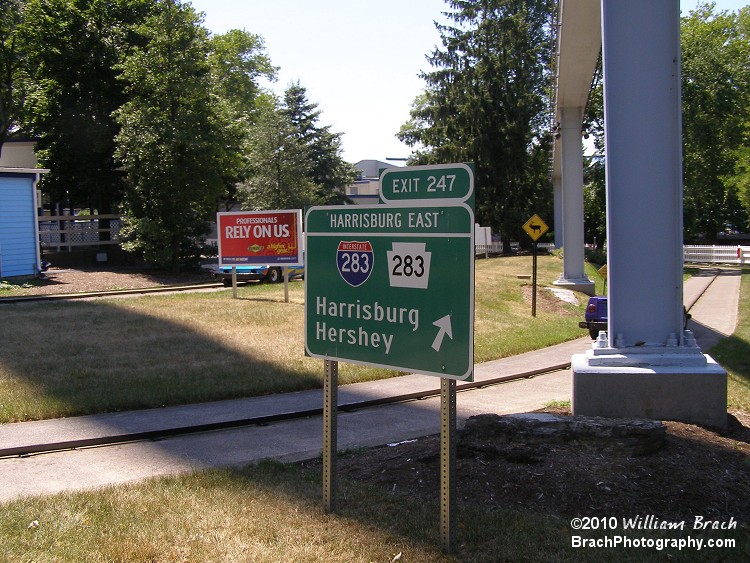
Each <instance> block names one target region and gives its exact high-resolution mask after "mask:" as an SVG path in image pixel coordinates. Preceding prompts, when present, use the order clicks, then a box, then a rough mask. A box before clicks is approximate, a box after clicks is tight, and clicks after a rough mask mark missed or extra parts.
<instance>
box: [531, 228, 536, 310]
mask: <svg viewBox="0 0 750 563" xmlns="http://www.w3.org/2000/svg"><path fill="white" fill-rule="evenodd" d="M532 246H533V250H532V251H531V252H532V256H533V260H532V262H533V264H532V266H531V268H532V274H531V279H532V281H531V286H532V292H531V316H532V317H536V241H534V242H533V243H532Z"/></svg>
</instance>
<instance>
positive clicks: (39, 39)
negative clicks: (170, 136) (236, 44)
mask: <svg viewBox="0 0 750 563" xmlns="http://www.w3.org/2000/svg"><path fill="white" fill-rule="evenodd" d="M151 4H152V2H151V0H107V1H104V0H27V5H26V9H25V12H24V13H25V22H24V24H23V28H22V33H21V38H22V40H23V41H22V48H23V50H24V53H25V55H26V57H27V69H28V72H29V77H30V80H31V85H32V86H31V87H30V89H29V93H28V99H27V108H26V115H27V118H28V122H27V124H28V126H29V129H30V130H31V132H32V133H33V134H34V135H35V136H36V137H38V138H39V142H38V143H37V152H38V154H39V157H40V160H41V162H42V163H43V164H44V165H45V166H47V167H48V168H50V173H49V174H48V175H46V177H45V190H46V191H47V192H49V193H50V194H51V196H52V198H53V201H62V200H63V199H67V198H68V197H69V198H70V199H72V200H74V201H77V202H80V203H85V204H89V205H94V206H96V207H98V208H99V211H100V212H102V213H108V212H111V211H112V210H113V206H114V205H115V204H116V202H117V201H118V200H119V199H120V197H121V193H122V189H123V183H122V174H121V173H120V172H119V171H118V170H117V165H116V163H115V160H114V158H113V154H114V150H115V143H114V137H115V135H116V133H117V131H118V125H117V123H116V122H115V120H114V119H113V117H112V112H113V111H114V110H116V109H117V108H118V107H120V106H121V105H122V104H123V103H124V102H125V100H126V96H125V93H124V91H123V84H122V83H121V82H119V81H118V80H117V70H115V66H116V64H117V63H118V62H119V60H120V58H121V56H123V55H124V54H125V53H127V52H128V51H129V50H130V48H131V46H132V44H133V42H134V41H135V40H136V37H134V35H133V27H134V26H135V25H136V24H138V23H140V22H142V21H143V20H144V18H145V17H146V15H147V14H148V12H149V10H150V5H151ZM66 194H67V196H66Z"/></svg>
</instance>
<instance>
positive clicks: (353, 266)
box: [336, 240, 375, 287]
mask: <svg viewBox="0 0 750 563" xmlns="http://www.w3.org/2000/svg"><path fill="white" fill-rule="evenodd" d="M374 260H375V256H374V254H373V252H372V245H371V244H370V243H369V241H365V242H359V241H343V240H342V241H341V242H339V247H338V250H337V251H336V267H337V268H338V270H339V274H341V277H342V278H343V279H344V281H345V282H346V283H348V284H349V285H350V286H352V287H359V286H360V285H362V284H363V283H365V282H366V281H367V279H368V278H369V277H370V274H371V273H372V268H373V264H374Z"/></svg>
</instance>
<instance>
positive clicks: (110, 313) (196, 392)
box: [0, 300, 320, 421]
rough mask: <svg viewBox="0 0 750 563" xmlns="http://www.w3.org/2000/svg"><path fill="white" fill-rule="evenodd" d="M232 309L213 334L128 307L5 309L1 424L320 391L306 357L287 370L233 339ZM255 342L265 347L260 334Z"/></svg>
mask: <svg viewBox="0 0 750 563" xmlns="http://www.w3.org/2000/svg"><path fill="white" fill-rule="evenodd" d="M212 306H215V305H214V304H212V302H211V301H206V307H212ZM232 311H233V309H232V307H230V306H227V314H228V318H226V319H225V322H226V326H225V327H223V328H221V327H220V328H221V330H219V331H217V332H219V333H222V332H223V335H216V334H211V333H210V332H209V333H206V332H200V331H199V330H197V329H196V328H195V325H191V324H190V323H189V322H183V321H182V320H168V319H166V318H159V317H157V316H155V315H149V314H144V313H143V312H141V309H136V308H135V307H131V306H130V305H129V302H128V301H127V300H122V301H118V303H117V304H114V303H113V302H109V303H105V302H101V301H97V302H75V303H65V304H44V305H41V306H40V305H39V304H35V305H28V304H24V305H11V306H4V308H3V310H2V315H3V323H2V325H1V326H0V340H1V341H2V342H3V346H2V348H0V366H2V370H3V371H4V373H5V375H4V377H2V378H0V393H3V394H6V397H7V396H8V394H10V395H11V396H12V397H13V398H14V400H13V401H2V403H5V405H6V406H5V407H4V408H3V409H0V414H1V415H2V417H3V419H4V420H5V421H8V420H10V421H14V420H27V419H39V418H49V417H59V416H75V415H81V414H92V413H100V412H107V411H122V410H130V409H142V408H154V407H163V406H166V405H178V404H185V403H193V402H203V401H216V400H222V399H231V398H236V397H246V396H254V395H263V394H268V393H275V392H279V391H294V390H301V389H310V388H315V387H319V386H320V377H319V376H317V375H315V374H313V373H312V372H311V370H310V368H309V366H305V364H304V362H302V356H303V351H302V349H300V350H299V357H300V361H294V362H289V364H290V365H283V364H280V363H278V362H276V363H274V362H271V361H268V360H267V359H266V358H264V357H262V355H261V352H259V351H258V350H260V349H262V346H260V347H253V346H245V345H243V342H242V340H243V334H232V323H233V322H234V321H233V319H232V318H231V314H232ZM234 311H235V312H236V310H234ZM238 314H239V313H238ZM247 326H248V325H244V328H238V329H237V330H239V331H245V332H247V331H248V330H249V329H248V328H247ZM223 337H225V338H226V342H222V341H221V338H223ZM251 339H255V340H260V341H261V342H260V344H261V345H262V344H263V343H262V335H257V334H247V340H251ZM3 380H4V381H3ZM3 383H4V385H3ZM3 387H5V390H4V391H3ZM2 403H0V404H2ZM9 403H13V404H9Z"/></svg>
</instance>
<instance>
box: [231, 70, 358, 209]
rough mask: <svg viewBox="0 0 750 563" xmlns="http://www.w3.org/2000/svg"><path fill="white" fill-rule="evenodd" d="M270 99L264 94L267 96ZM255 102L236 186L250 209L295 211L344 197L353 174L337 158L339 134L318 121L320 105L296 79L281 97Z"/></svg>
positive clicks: (351, 170) (331, 202) (353, 172)
mask: <svg viewBox="0 0 750 563" xmlns="http://www.w3.org/2000/svg"><path fill="white" fill-rule="evenodd" d="M267 99H268V97H266V100H267ZM272 102H273V103H271V104H266V105H265V106H264V107H260V105H259V106H258V108H259V109H258V114H257V116H256V117H257V120H256V122H255V123H254V124H253V126H252V127H251V128H249V129H248V143H247V149H246V151H245V155H246V162H247V165H246V171H245V180H244V182H243V183H242V184H241V185H240V187H239V192H240V197H241V199H242V201H243V204H244V205H245V206H246V207H249V208H251V209H298V208H302V207H305V206H308V205H314V204H316V205H322V204H337V203H344V202H346V201H347V198H346V194H345V187H346V186H347V185H348V184H350V183H351V182H352V181H353V180H354V179H355V177H356V174H355V171H354V169H353V167H352V166H351V165H350V164H348V163H346V162H345V161H344V160H343V158H341V134H339V133H331V131H330V126H320V125H318V120H319V118H320V111H319V110H318V109H317V108H318V105H317V104H314V103H310V102H309V101H308V99H307V91H306V90H305V88H303V87H302V86H300V84H299V83H296V84H291V85H290V86H289V87H288V88H287V89H286V91H285V93H284V100H283V102H280V101H279V100H275V99H273V100H272Z"/></svg>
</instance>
